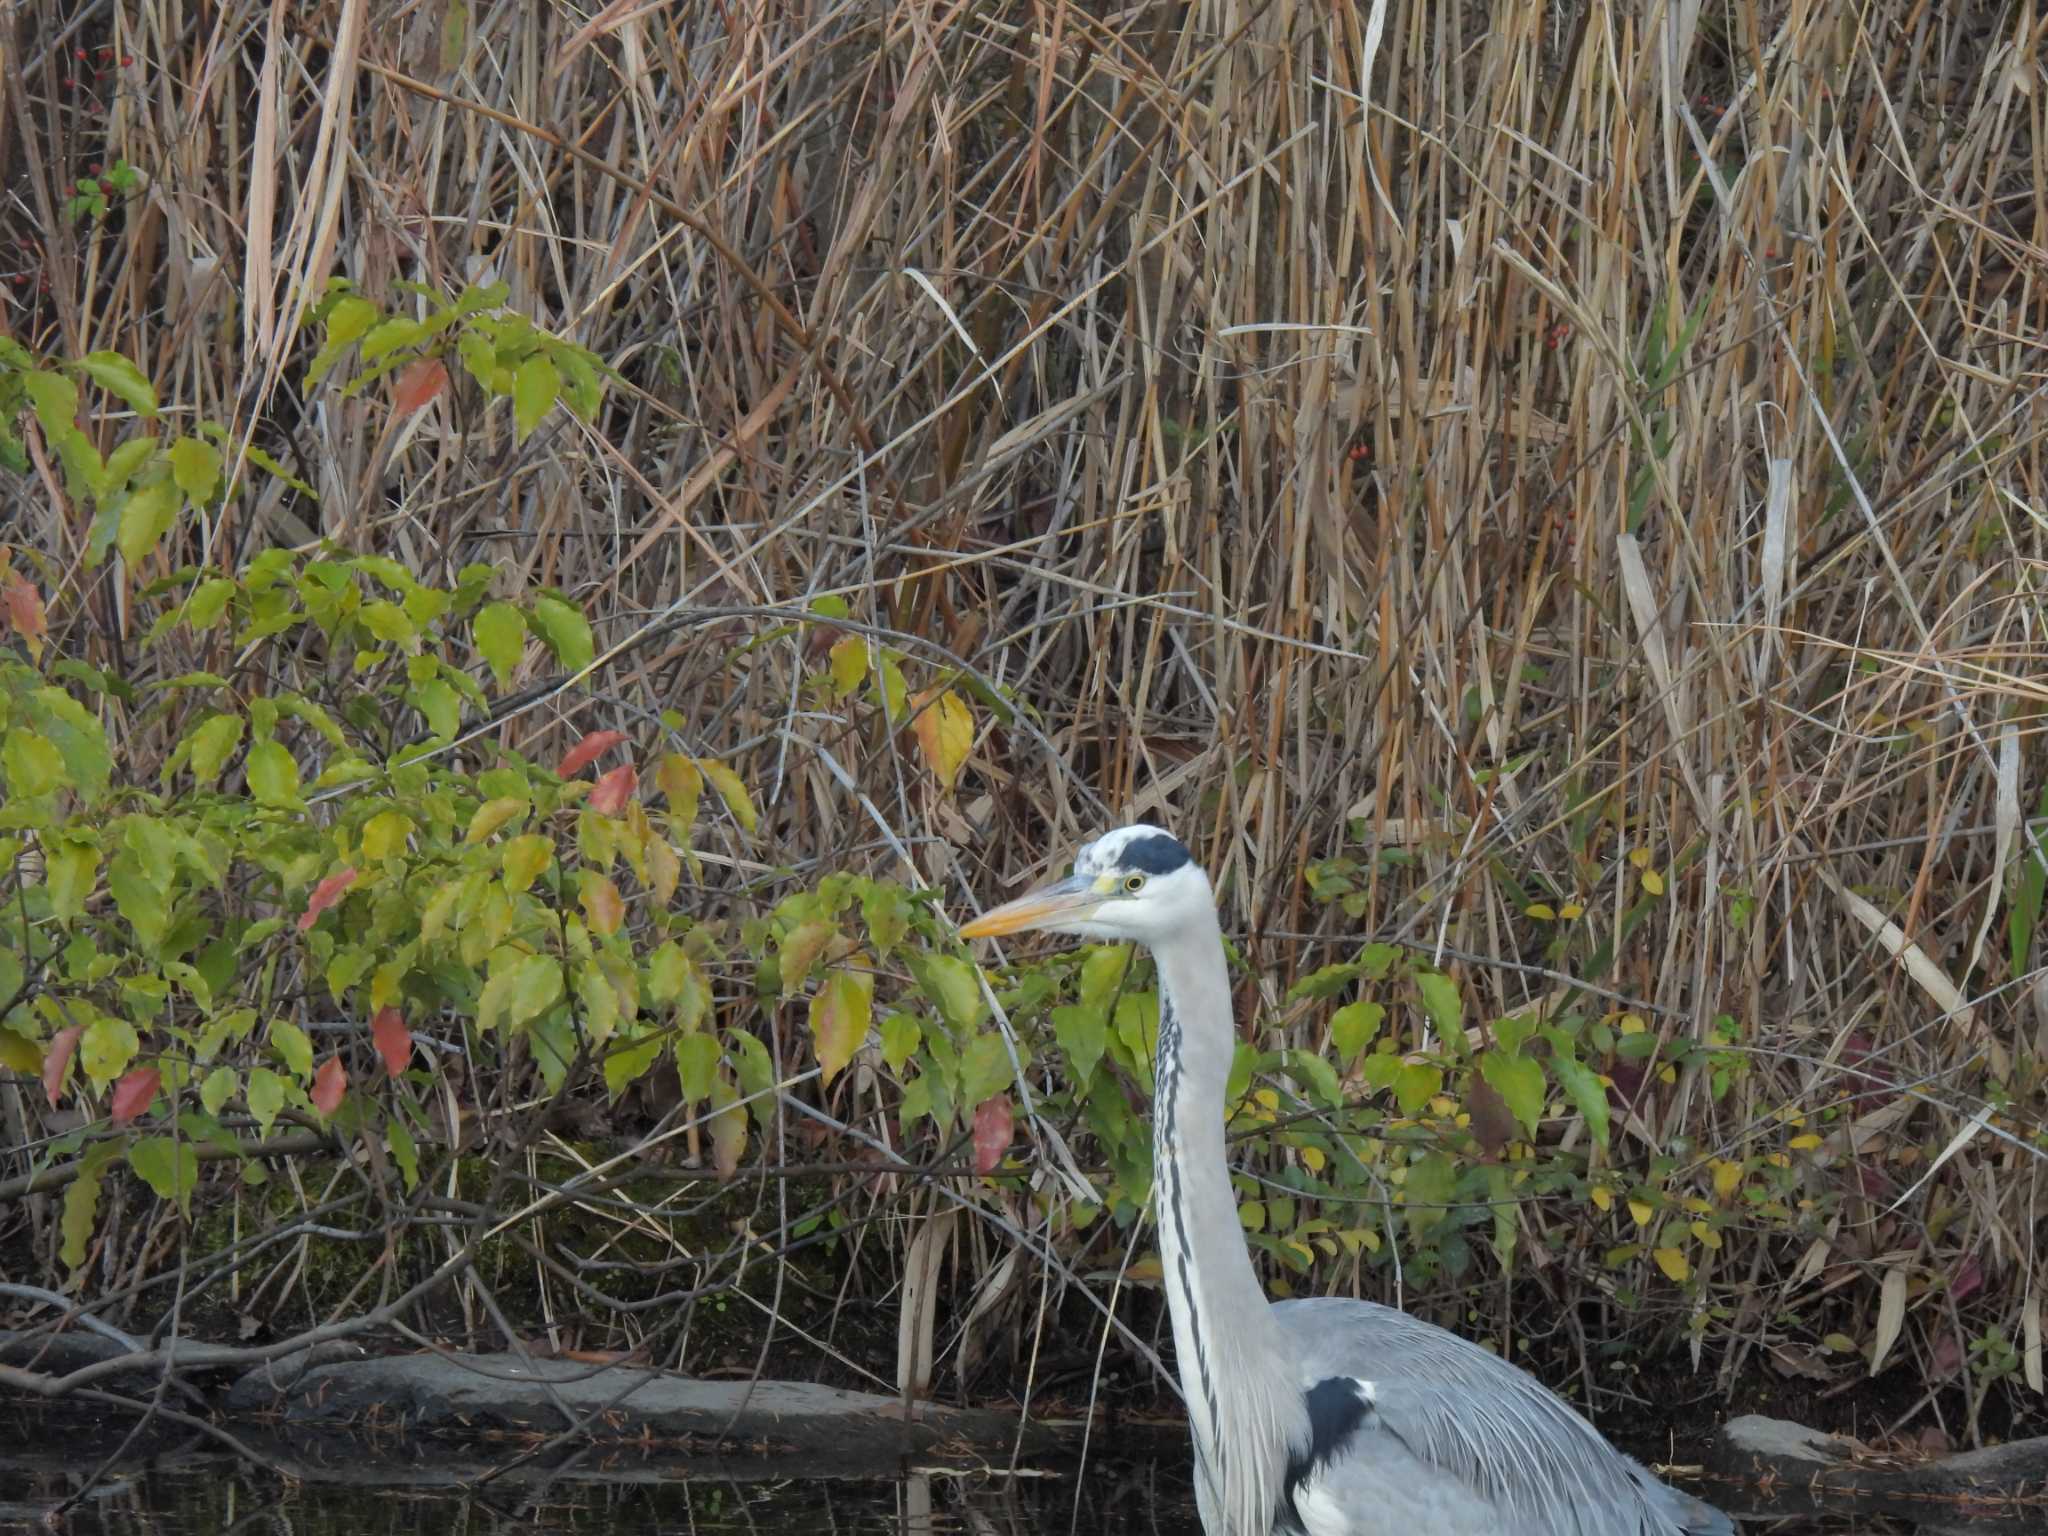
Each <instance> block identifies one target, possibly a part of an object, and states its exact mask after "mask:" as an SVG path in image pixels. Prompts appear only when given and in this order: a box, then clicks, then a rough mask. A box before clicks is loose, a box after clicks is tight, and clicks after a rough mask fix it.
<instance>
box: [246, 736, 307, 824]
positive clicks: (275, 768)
mask: <svg viewBox="0 0 2048 1536" xmlns="http://www.w3.org/2000/svg"><path fill="white" fill-rule="evenodd" d="M247 772H248V776H249V790H250V793H252V794H253V795H255V797H256V803H257V804H258V805H268V806H275V807H278V808H279V809H282V810H304V809H305V807H306V802H305V801H303V800H301V799H300V798H299V765H298V764H297V763H296V762H294V761H293V760H292V755H291V753H289V752H288V751H286V750H285V749H284V747H283V745H282V744H281V743H279V742H275V741H259V742H257V743H256V745H255V746H253V747H251V748H250V749H249V761H248V766H247Z"/></svg>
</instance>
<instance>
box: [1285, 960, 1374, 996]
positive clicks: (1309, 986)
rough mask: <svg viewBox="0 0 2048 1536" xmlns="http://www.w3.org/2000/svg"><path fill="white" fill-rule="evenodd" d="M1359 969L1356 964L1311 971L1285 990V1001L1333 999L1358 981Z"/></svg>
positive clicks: (1331, 966)
mask: <svg viewBox="0 0 2048 1536" xmlns="http://www.w3.org/2000/svg"><path fill="white" fill-rule="evenodd" d="M1359 969H1360V968H1359V967H1358V966H1357V965H1356V964H1351V965H1326V966H1324V967H1322V968H1321V969H1320V970H1315V971H1311V972H1309V973H1308V975H1306V976H1304V977H1302V978H1301V980H1299V981H1297V982H1296V983H1295V984H1294V985H1293V986H1291V987H1289V988H1288V989H1287V1001H1289V1002H1290V1003H1295V1002H1299V1001H1301V999H1303V998H1305V997H1335V996H1337V995H1338V994H1339V993H1340V992H1343V991H1344V990H1345V989H1346V988H1348V987H1349V986H1350V985H1351V984H1352V983H1353V982H1354V981H1356V980H1358V974H1359Z"/></svg>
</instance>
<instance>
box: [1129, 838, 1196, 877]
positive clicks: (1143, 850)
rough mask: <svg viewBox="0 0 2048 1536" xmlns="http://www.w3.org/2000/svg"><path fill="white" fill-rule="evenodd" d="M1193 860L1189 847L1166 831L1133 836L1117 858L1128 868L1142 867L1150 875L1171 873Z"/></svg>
mask: <svg viewBox="0 0 2048 1536" xmlns="http://www.w3.org/2000/svg"><path fill="white" fill-rule="evenodd" d="M1191 862H1192V859H1191V858H1190V856H1189V854H1188V851H1187V849H1185V848H1183V847H1181V845H1180V843H1179V841H1178V840H1177V839H1175V838H1171V837H1168V836H1167V835H1166V834H1165V833H1164V832H1154V833H1153V834H1152V835H1151V836H1149V837H1134V838H1132V839H1131V840H1130V841H1129V842H1128V843H1125V844H1124V847H1123V853H1122V854H1121V855H1120V856H1119V857H1118V859H1117V863H1119V864H1121V865H1123V866H1125V867H1126V868H1129V869H1142V870H1143V871H1144V872H1145V873H1146V874H1148V875H1170V874H1172V873H1173V872H1174V871H1175V870H1176V869H1179V868H1180V867H1181V866H1182V865H1183V864H1188V863H1191Z"/></svg>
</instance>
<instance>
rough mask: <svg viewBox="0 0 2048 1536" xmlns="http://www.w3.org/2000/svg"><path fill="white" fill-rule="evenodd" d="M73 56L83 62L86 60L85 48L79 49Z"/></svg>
mask: <svg viewBox="0 0 2048 1536" xmlns="http://www.w3.org/2000/svg"><path fill="white" fill-rule="evenodd" d="M72 57H73V58H75V59H76V60H78V62H79V63H81V64H83V63H84V62H85V50H84V49H83V48H81V49H79V50H78V52H76V53H74V54H73V55H72Z"/></svg>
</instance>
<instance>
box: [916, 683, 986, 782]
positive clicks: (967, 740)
mask: <svg viewBox="0 0 2048 1536" xmlns="http://www.w3.org/2000/svg"><path fill="white" fill-rule="evenodd" d="M916 705H917V712H916V714H915V715H914V716H913V717H912V719H911V723H912V725H914V726H915V727H916V729H917V744H918V746H919V747H920V748H922V749H923V751H924V760H925V762H926V763H927V764H929V765H930V767H931V770H932V772H933V773H934V774H935V775H937V777H938V781H939V783H940V784H942V785H944V786H945V787H946V788H947V789H951V788H952V787H953V784H954V781H955V780H957V779H958V778H959V777H960V770H961V769H962V768H963V767H965V766H966V763H967V753H968V750H969V749H970V748H971V747H973V745H974V716H973V715H971V714H970V713H968V709H967V706H966V705H965V704H963V703H961V702H960V696H959V695H958V694H956V693H955V692H953V690H952V689H950V688H946V689H930V688H928V689H926V690H925V691H924V692H923V693H920V694H919V695H918V696H917V699H916Z"/></svg>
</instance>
